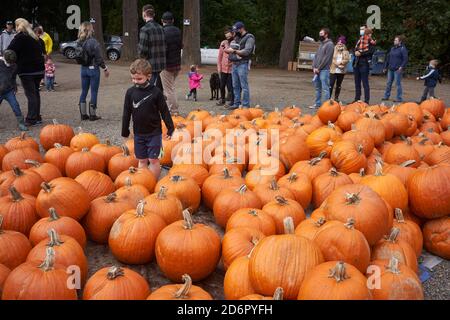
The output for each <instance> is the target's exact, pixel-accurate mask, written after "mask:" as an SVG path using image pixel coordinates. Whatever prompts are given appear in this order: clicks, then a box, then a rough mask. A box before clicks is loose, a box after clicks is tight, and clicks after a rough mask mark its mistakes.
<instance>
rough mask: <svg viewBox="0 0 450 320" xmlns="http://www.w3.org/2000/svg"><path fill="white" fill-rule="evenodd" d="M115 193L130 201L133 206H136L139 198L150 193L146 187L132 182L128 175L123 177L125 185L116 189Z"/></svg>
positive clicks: (142, 198) (141, 198)
mask: <svg viewBox="0 0 450 320" xmlns="http://www.w3.org/2000/svg"><path fill="white" fill-rule="evenodd" d="M116 194H117V196H118V197H120V198H121V199H123V200H125V201H126V202H128V203H130V204H131V205H132V206H133V208H136V207H137V205H138V204H139V202H140V201H141V200H144V198H145V197H148V196H149V195H150V193H149V192H148V190H147V188H146V187H144V186H143V185H140V184H132V182H131V178H129V177H128V178H127V179H125V186H123V187H122V188H119V189H117V190H116Z"/></svg>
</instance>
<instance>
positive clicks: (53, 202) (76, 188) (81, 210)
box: [36, 178, 90, 221]
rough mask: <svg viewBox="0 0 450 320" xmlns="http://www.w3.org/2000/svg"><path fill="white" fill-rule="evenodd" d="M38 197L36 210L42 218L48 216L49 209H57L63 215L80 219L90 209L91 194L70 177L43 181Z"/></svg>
mask: <svg viewBox="0 0 450 320" xmlns="http://www.w3.org/2000/svg"><path fill="white" fill-rule="evenodd" d="M41 188H42V190H41V192H39V195H38V196H37V198H36V210H37V213H38V214H39V216H40V217H41V218H44V217H48V216H49V213H48V210H49V209H50V208H55V210H56V211H57V212H58V213H59V214H60V215H62V216H66V217H71V218H74V219H75V220H77V221H79V220H81V218H83V217H84V216H85V215H86V213H87V212H88V210H89V205H90V201H89V194H88V193H87V191H86V190H85V189H84V188H83V186H82V185H81V184H79V183H78V182H76V181H75V180H72V179H70V178H57V179H55V180H52V181H51V182H50V183H46V182H44V183H42V185H41Z"/></svg>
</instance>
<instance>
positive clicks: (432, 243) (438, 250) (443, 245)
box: [423, 216, 450, 260]
mask: <svg viewBox="0 0 450 320" xmlns="http://www.w3.org/2000/svg"><path fill="white" fill-rule="evenodd" d="M423 238H424V243H425V248H426V249H427V250H428V251H429V252H431V253H433V254H435V255H438V256H439V257H442V258H444V259H447V260H449V259H450V245H449V243H450V241H449V239H450V218H449V217H448V216H447V217H442V218H439V219H435V220H430V221H428V222H427V223H425V225H424V227H423Z"/></svg>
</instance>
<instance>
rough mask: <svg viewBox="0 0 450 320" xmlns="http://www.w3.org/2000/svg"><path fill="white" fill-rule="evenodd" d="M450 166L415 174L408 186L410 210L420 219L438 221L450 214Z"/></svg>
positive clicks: (420, 171) (427, 169)
mask: <svg viewBox="0 0 450 320" xmlns="http://www.w3.org/2000/svg"><path fill="white" fill-rule="evenodd" d="M449 181H450V166H449V165H441V166H433V167H430V168H426V169H419V170H417V171H416V172H414V173H413V174H412V175H411V176H410V178H409V180H408V184H407V189H408V194H409V205H410V209H411V210H412V211H413V212H414V213H415V214H416V215H418V216H419V217H422V218H427V219H436V218H440V217H443V216H446V215H448V214H449V213H450V211H449V210H450V197H449V196H448V195H449V194H450V184H449Z"/></svg>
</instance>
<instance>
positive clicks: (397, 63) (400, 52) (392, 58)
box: [383, 36, 408, 102]
mask: <svg viewBox="0 0 450 320" xmlns="http://www.w3.org/2000/svg"><path fill="white" fill-rule="evenodd" d="M403 42H404V37H403V36H396V37H395V39H394V46H393V47H392V48H391V50H390V51H389V53H388V55H387V59H386V64H385V68H384V69H385V72H387V75H388V80H387V85H386V92H385V93H384V98H383V101H388V100H389V97H390V96H391V90H392V84H393V83H394V81H395V84H396V86H397V99H396V100H395V102H403V97H402V95H403V90H402V75H403V70H404V69H405V67H406V64H407V63H408V49H406V47H405V45H404V44H403Z"/></svg>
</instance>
